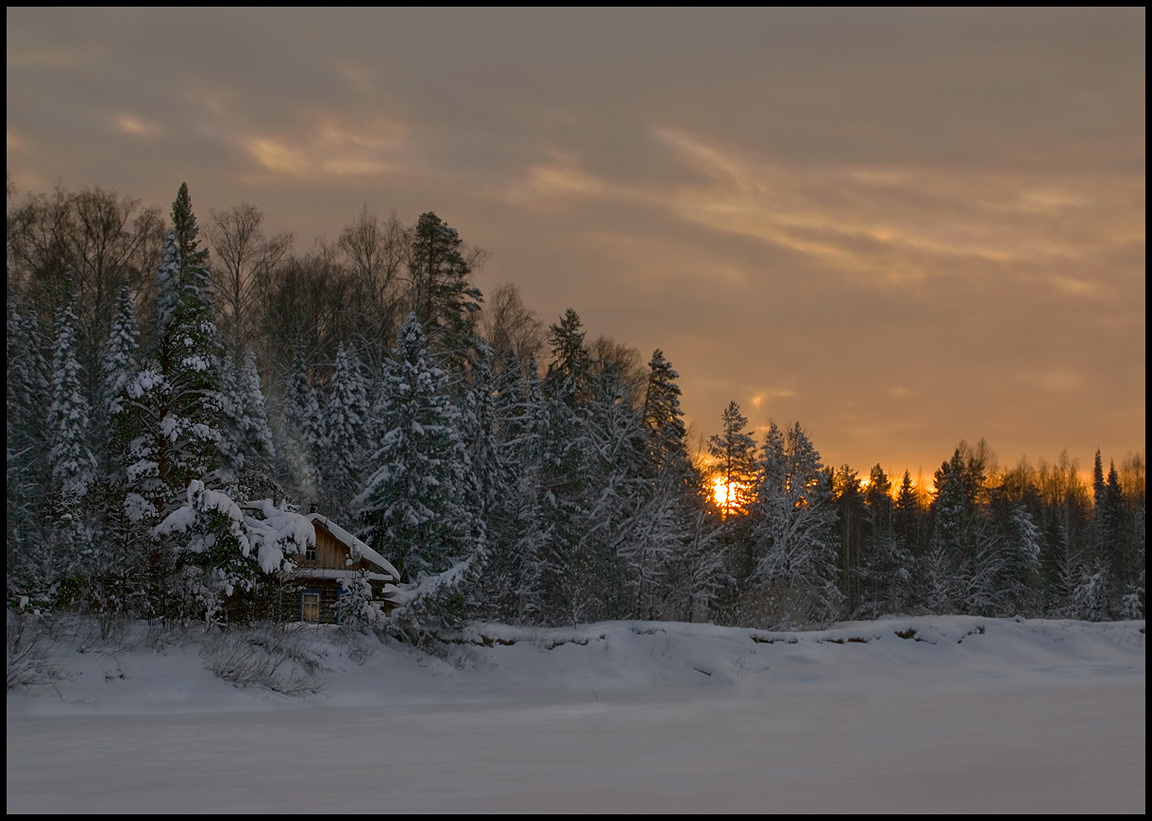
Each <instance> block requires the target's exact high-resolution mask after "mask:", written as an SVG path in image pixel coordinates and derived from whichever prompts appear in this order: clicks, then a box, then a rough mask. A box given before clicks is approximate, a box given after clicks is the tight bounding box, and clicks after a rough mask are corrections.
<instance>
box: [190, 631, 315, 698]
mask: <svg viewBox="0 0 1152 821" xmlns="http://www.w3.org/2000/svg"><path fill="white" fill-rule="evenodd" d="M292 639H293V636H292V634H291V633H289V632H288V631H286V630H284V629H283V628H280V627H254V628H251V629H247V630H232V631H229V632H226V633H220V634H218V635H216V636H213V637H210V638H209V639H207V640H206V641H205V643H204V645H203V647H202V649H201V652H200V655H201V657H202V658H203V659H204V663H205V665H206V666H207V668H208V669H209V670H211V671H212V672H213V673H214V674H216V675H217V676H219V677H220V678H222V679H224V680H225V681H227V682H229V683H230V684H233V685H235V686H237V687H244V688H248V687H259V688H263V689H266V690H271V691H272V692H274V693H283V694H284V695H293V696H295V695H305V694H308V693H317V692H319V691H320V689H321V682H320V678H319V673H320V670H321V664H320V658H319V657H318V655H317V654H316V653H314V652H311V651H309V650H308V649H307V648H305V647H303V646H301V644H300V643H299V642H295V641H293V640H292Z"/></svg>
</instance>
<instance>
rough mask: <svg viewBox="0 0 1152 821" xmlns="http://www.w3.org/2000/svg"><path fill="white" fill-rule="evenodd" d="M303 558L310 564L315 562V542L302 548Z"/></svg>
mask: <svg viewBox="0 0 1152 821" xmlns="http://www.w3.org/2000/svg"><path fill="white" fill-rule="evenodd" d="M304 558H305V559H307V560H308V561H310V562H314V561H316V542H312V544H310V545H308V546H307V547H306V548H304Z"/></svg>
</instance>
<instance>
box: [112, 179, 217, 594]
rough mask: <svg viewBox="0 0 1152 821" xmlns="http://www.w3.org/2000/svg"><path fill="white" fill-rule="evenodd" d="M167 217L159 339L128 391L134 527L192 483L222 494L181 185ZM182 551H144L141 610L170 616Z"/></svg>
mask: <svg viewBox="0 0 1152 821" xmlns="http://www.w3.org/2000/svg"><path fill="white" fill-rule="evenodd" d="M172 219H173V224H174V228H173V231H172V232H171V233H169V235H168V238H167V242H166V244H165V252H164V258H163V261H162V262H161V264H160V267H159V269H158V270H157V275H156V279H157V305H156V330H155V338H154V340H153V345H152V347H151V350H150V352H149V354H150V355H149V357H148V358H147V359H146V360H145V362H144V364H143V366H142V367H141V369H140V371H139V372H138V373H137V374H136V377H135V378H134V379H133V381H132V383H131V384H130V385H129V386H128V391H127V392H128V397H129V403H128V414H129V416H128V420H127V423H126V424H128V425H129V427H130V428H131V429H132V431H133V433H134V437H133V439H132V441H131V442H130V443H129V446H128V453H127V457H126V464H127V467H126V473H127V482H126V484H127V488H126V489H127V491H128V492H127V495H126V496H125V499H124V503H123V505H124V509H125V511H126V513H127V514H128V516H129V518H130V519H131V520H132V521H133V522H134V523H136V524H137V525H138V526H147V525H151V524H154V523H155V522H157V521H159V520H160V519H163V518H165V517H166V516H167V515H168V514H169V513H170V512H171V511H172V510H173V509H175V508H176V507H178V506H180V505H181V504H182V503H184V500H185V499H186V497H187V488H188V486H189V484H190V483H191V482H192V481H193V480H196V481H200V482H202V483H204V484H205V486H206V487H208V488H219V487H220V486H221V485H222V484H223V482H224V480H225V477H224V476H223V475H222V470H221V469H222V467H223V464H224V451H223V443H224V434H223V431H222V421H223V399H222V396H221V393H220V375H219V364H218V356H217V355H218V346H217V342H216V328H215V325H214V323H213V320H212V316H213V309H212V302H211V286H210V283H209V278H208V272H207V267H206V266H207V252H206V251H201V250H197V241H196V234H197V228H196V220H195V217H194V216H193V215H192V211H191V203H190V201H189V199H188V189H187V186H186V185H181V187H180V191H179V193H178V195H177V198H176V202H175V203H174V204H173V206H172ZM174 534H175V531H171V530H169V531H166V532H165V535H167V536H170V537H171V536H173V535H174ZM178 547H179V546H178V545H177V544H175V543H173V542H172V541H171V540H169V541H167V542H164V543H156V544H153V545H152V546H151V547H150V548H149V550H148V551H147V556H146V557H145V560H144V562H143V564H144V566H145V568H146V569H145V573H144V576H145V582H146V584H145V587H146V589H147V596H146V598H147V605H146V610H147V612H150V613H156V614H159V613H162V612H164V611H165V610H166V607H167V605H166V601H167V597H168V591H169V585H168V578H169V576H170V574H171V572H172V570H173V566H174V565H173V559H174V556H175V551H176V549H177V548H178Z"/></svg>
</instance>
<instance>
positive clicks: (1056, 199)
mask: <svg viewBox="0 0 1152 821" xmlns="http://www.w3.org/2000/svg"><path fill="white" fill-rule="evenodd" d="M653 135H654V136H655V138H656V139H657V140H658V141H659V142H660V143H661V144H662V145H664V146H665V147H666V148H667V149H669V150H670V151H671V152H672V154H673V156H674V157H675V159H676V160H677V161H678V162H679V163H681V164H682V165H684V166H687V167H688V168H689V169H690V170H692V171H693V172H695V173H696V174H697V175H698V176H699V178H700V179H699V181H696V182H692V183H688V184H681V185H677V186H668V185H664V184H660V183H646V184H623V183H619V182H615V181H613V180H611V179H606V178H603V177H598V176H596V175H594V174H592V173H590V172H589V171H587V170H585V169H584V168H582V167H581V166H580V164H579V163H578V162H577V161H576V159H575V158H574V157H573V156H572V155H571V154H565V153H563V152H560V151H553V152H552V155H551V159H550V160H549V161H548V162H545V163H541V164H537V165H534V166H533V167H531V168H530V169H529V170H528V172H527V174H526V175H525V176H524V177H523V178H522V179H521V180H519V181H518V182H516V183H515V184H514V185H513V186H512V187H510V188H509V189H508V193H507V199H509V200H510V201H512V202H515V203H517V204H519V205H522V206H526V207H532V208H537V209H548V210H554V209H557V208H560V207H563V205H564V204H566V203H570V202H573V201H577V200H581V199H601V200H606V201H613V202H622V203H631V204H639V205H644V206H646V207H650V208H655V209H663V210H666V211H669V212H671V213H673V214H675V215H676V216H677V217H678V218H680V219H683V220H685V221H688V222H691V223H694V224H698V225H703V226H707V227H708V228H711V229H713V230H717V231H723V232H728V233H734V234H740V235H744V236H748V237H752V238H755V239H758V240H761V241H763V242H766V243H771V244H774V245H777V246H780V247H782V248H786V249H790V250H791V251H793V252H795V253H797V254H800V255H802V256H804V257H808V258H810V259H812V260H814V261H815V262H817V263H818V264H819V265H820V266H822V267H824V268H827V269H831V270H835V271H839V272H841V273H842V274H844V275H847V276H849V277H852V278H853V279H855V280H857V281H859V282H862V283H870V284H876V285H883V284H897V285H898V284H902V283H907V282H917V281H922V280H925V279H927V278H931V277H939V276H949V275H953V276H965V277H971V276H984V275H989V274H996V275H1003V274H1008V275H1012V276H1017V277H1025V278H1028V279H1030V280H1035V281H1040V282H1043V283H1045V284H1046V285H1048V286H1049V287H1051V288H1053V289H1054V290H1056V291H1058V292H1060V293H1062V294H1065V295H1068V296H1073V297H1079V298H1099V297H1100V296H1102V295H1103V294H1104V293H1105V292H1106V291H1107V287H1108V286H1107V282H1106V281H1101V280H1100V279H1093V278H1091V277H1090V275H1088V274H1086V273H1084V264H1087V265H1088V268H1093V269H1094V268H1097V267H1098V266H1097V265H1096V264H1095V263H1094V262H1093V260H1099V259H1102V258H1104V257H1107V256H1109V255H1112V254H1121V253H1124V249H1125V248H1126V247H1128V246H1133V245H1135V246H1139V247H1142V246H1143V243H1144V217H1143V215H1144V206H1143V203H1144V197H1145V191H1144V182H1143V180H1142V179H1141V180H1136V179H1132V178H1130V177H1112V176H1106V175H1100V174H1098V175H1095V176H1088V175H1079V176H1077V175H1074V174H1066V175H1063V176H1062V175H1060V174H1058V173H1056V172H1045V171H1039V170H1027V169H1019V168H1016V169H1013V170H1011V171H1009V170H1004V171H982V172H973V171H972V170H970V169H964V168H945V167H939V168H931V167H917V166H910V167H884V166H860V165H842V166H838V165H821V166H796V165H788V164H784V163H781V162H777V161H774V160H772V159H770V158H766V157H763V156H758V155H756V154H755V153H753V152H749V151H745V150H742V149H740V148H738V147H734V146H731V145H725V144H721V142H720V141H718V140H713V139H709V138H707V137H704V136H701V135H698V134H694V133H689V132H687V131H683V130H679V129H672V128H655V129H653Z"/></svg>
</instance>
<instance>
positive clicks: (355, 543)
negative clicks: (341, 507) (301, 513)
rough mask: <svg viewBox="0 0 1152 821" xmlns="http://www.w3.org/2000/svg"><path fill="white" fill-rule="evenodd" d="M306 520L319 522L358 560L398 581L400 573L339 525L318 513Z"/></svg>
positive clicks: (309, 515) (310, 515)
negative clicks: (369, 564) (357, 555)
mask: <svg viewBox="0 0 1152 821" xmlns="http://www.w3.org/2000/svg"><path fill="white" fill-rule="evenodd" d="M307 519H308V521H310V522H312V523H313V524H315V523H316V522H319V523H320V524H321V525H323V527H324V529H325V530H327V531H328V532H329V533H331V534H332V535H333V536H335V537H336V538H337V539H339V540H340V541H341V542H342V543H343V544H345V545H347V546H348V547H349V548H351V550H352V553H353V554H354V555H355V554H359V556H360V558H363V559H367V560H368V561H370V562H372V564H374V565H376V566H377V567H379V568H380V569H381V570H386V571H388V572H389V573H391V574H392V578H393V579H395V580H399V579H400V571H398V570H397V569H396V568H395V567H393V566H392V564H391V563H390V562H389V561H388V560H387V559H385V558H384V557H383V556H381V555H380V554H379V553H377V552H376V551H375V550H373V549H372V548H370V547H369V546H368V545H366V544H364V542H362V541H360V540H359V539H357V538H356V537H355V536H353V535H352V534H351V533H349V532H348V531H347V530H345V529H344V528H342V527H340V525H338V524H336V523H335V522H333V521H332V520H331V519H329V518H328V517H327V516H324V515H321V514H319V513H309V514H308V516H307Z"/></svg>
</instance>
